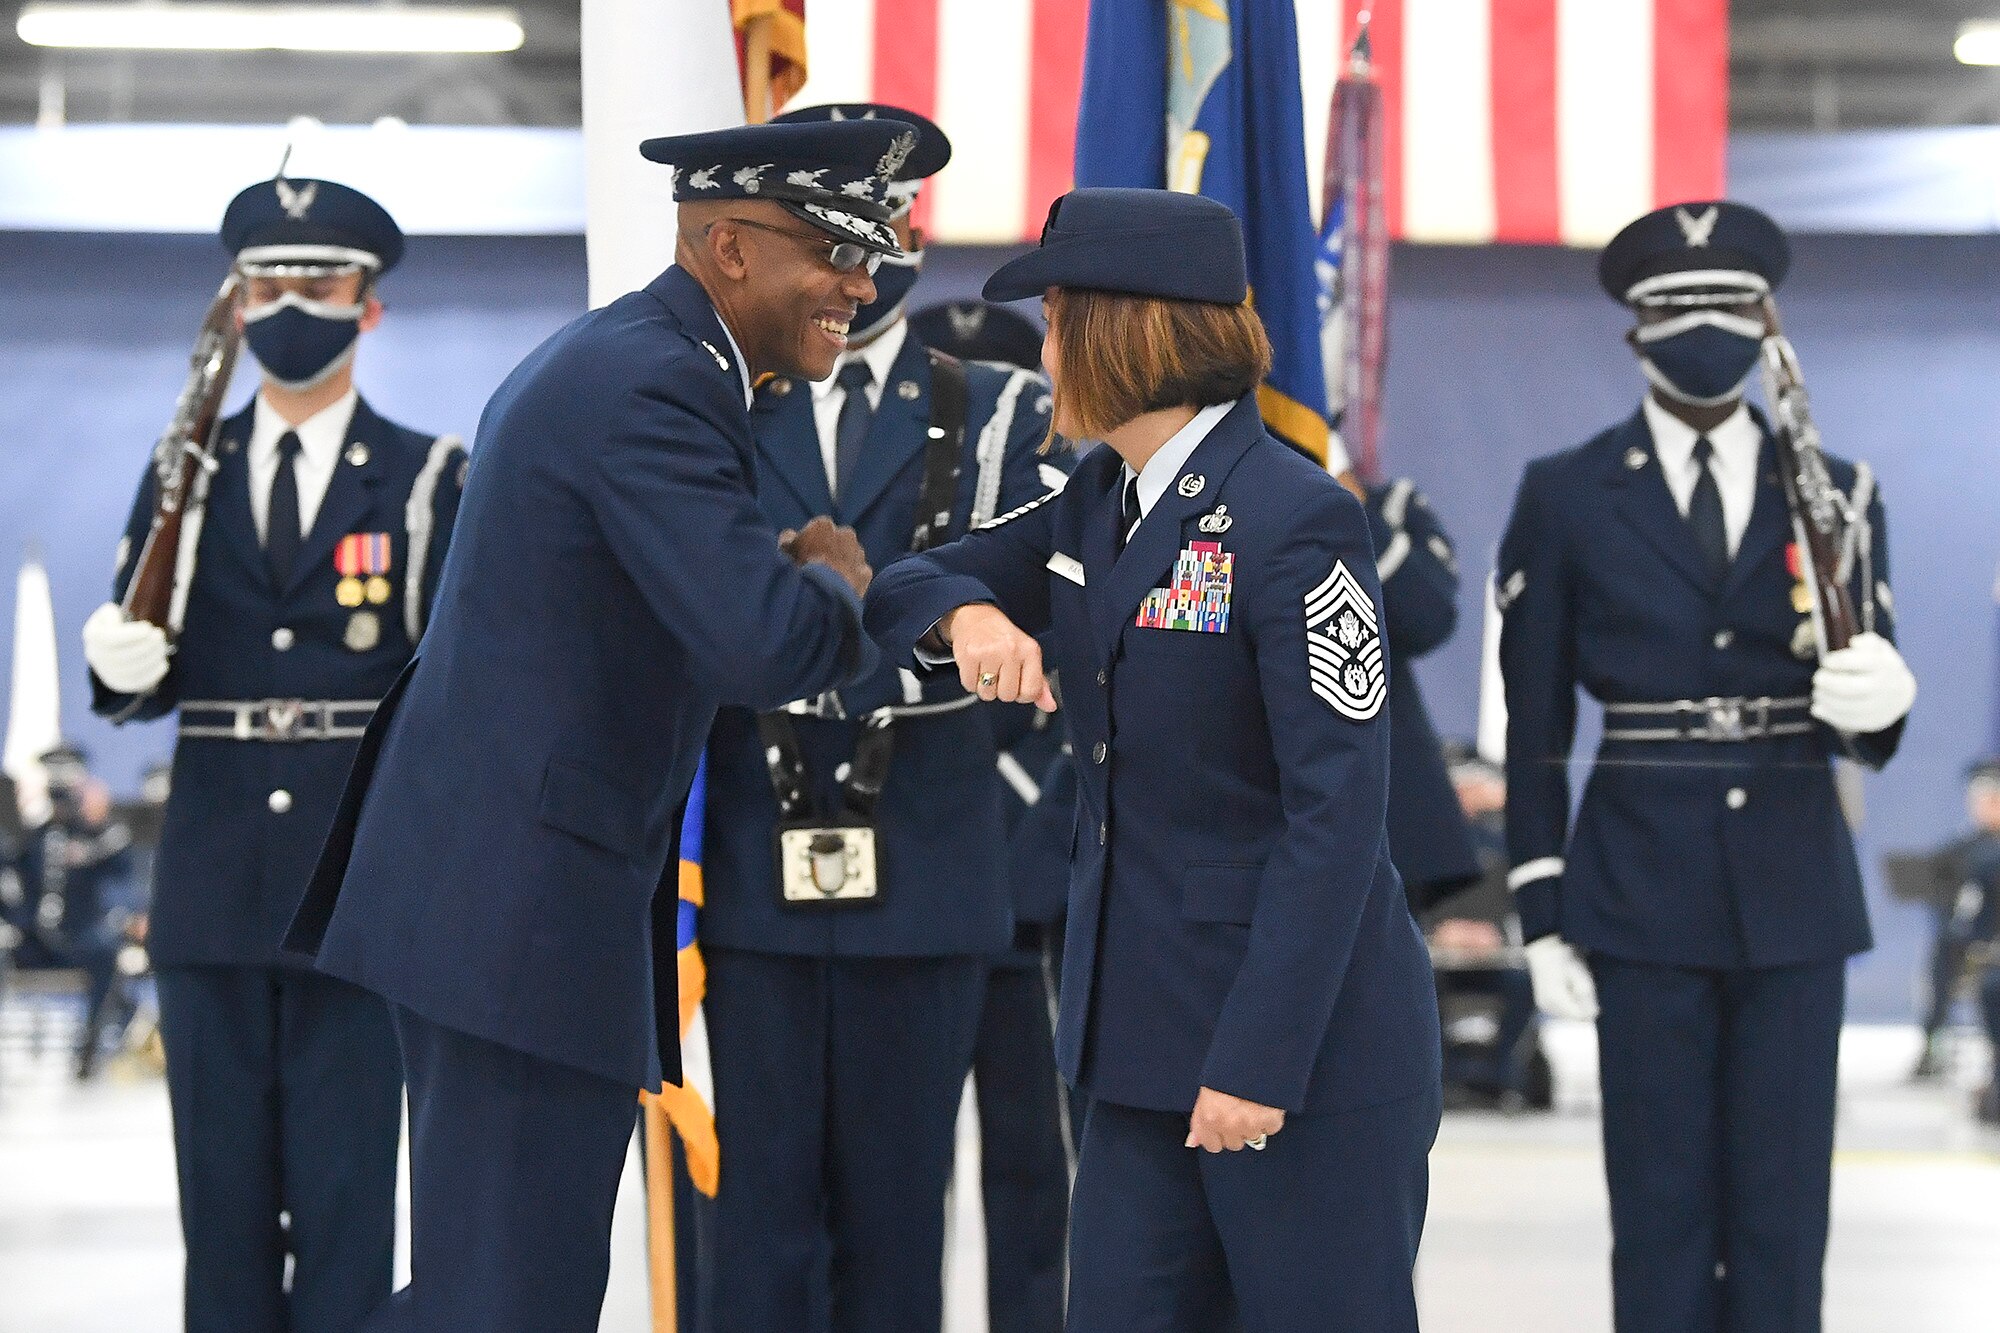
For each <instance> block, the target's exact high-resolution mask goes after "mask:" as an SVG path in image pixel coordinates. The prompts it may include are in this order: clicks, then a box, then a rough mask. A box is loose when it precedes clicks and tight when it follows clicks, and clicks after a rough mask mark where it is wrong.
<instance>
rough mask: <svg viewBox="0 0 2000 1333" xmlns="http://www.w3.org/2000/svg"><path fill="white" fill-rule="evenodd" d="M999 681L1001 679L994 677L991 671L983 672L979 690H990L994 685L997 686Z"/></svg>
mask: <svg viewBox="0 0 2000 1333" xmlns="http://www.w3.org/2000/svg"><path fill="white" fill-rule="evenodd" d="M999 680H1000V677H998V676H996V675H994V674H993V673H992V672H991V671H982V672H980V673H979V688H980V689H982V690H984V689H990V688H991V687H992V686H993V685H995V684H997V683H998V682H999Z"/></svg>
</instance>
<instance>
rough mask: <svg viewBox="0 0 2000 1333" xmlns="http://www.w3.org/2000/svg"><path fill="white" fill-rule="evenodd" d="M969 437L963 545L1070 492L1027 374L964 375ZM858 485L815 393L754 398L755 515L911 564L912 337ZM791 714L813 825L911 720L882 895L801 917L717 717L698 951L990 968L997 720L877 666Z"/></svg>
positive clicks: (780, 383)
mask: <svg viewBox="0 0 2000 1333" xmlns="http://www.w3.org/2000/svg"><path fill="white" fill-rule="evenodd" d="M962 364H963V367H964V370H965V375H966V380H967V397H968V401H967V405H966V421H965V439H964V444H963V446H962V450H961V463H960V470H959V477H958V484H957V487H956V493H955V496H954V498H953V501H952V515H951V522H950V525H949V527H948V529H947V530H946V532H945V533H943V534H940V535H941V537H944V538H948V537H949V536H953V535H958V534H962V533H964V532H966V531H967V530H968V529H969V528H971V527H973V526H976V525H977V524H979V523H983V522H985V521H987V520H989V519H991V518H993V517H994V516H995V515H996V514H998V513H1003V512H1005V511H1007V510H1009V509H1013V508H1015V507H1017V506H1019V505H1021V504H1024V503H1026V502H1028V501H1030V500H1032V499H1034V498H1035V497H1037V496H1040V495H1043V494H1046V493H1047V492H1048V491H1049V490H1050V488H1051V486H1052V485H1060V484H1061V483H1062V482H1063V481H1064V480H1066V477H1065V474H1064V473H1063V471H1062V470H1061V469H1059V468H1057V467H1055V466H1054V465H1052V464H1049V463H1047V462H1046V461H1045V460H1042V459H1041V458H1039V457H1038V456H1037V450H1038V449H1039V447H1040V445H1041V443H1042V441H1043V440H1044V439H1045V438H1046V437H1047V434H1048V425H1049V416H1048V413H1049V397H1048V386H1047V383H1046V382H1045V381H1044V380H1043V379H1042V378H1041V377H1040V376H1039V375H1035V374H1031V373H1029V372H1027V371H1023V370H1014V369H1011V368H1009V367H1003V366H999V365H993V364H988V363H982V362H965V363H962ZM881 389H882V391H881V399H880V402H879V404H878V406H877V407H876V409H875V412H874V417H873V421H872V423H871V425H870V428H869V433H868V436H867V439H866V440H865V442H864V443H863V445H862V447H861V453H860V462H859V464H858V465H857V467H856V471H855V475H854V476H853V477H852V478H851V479H850V480H849V481H848V483H847V485H846V486H845V487H844V488H843V494H842V495H841V496H840V499H839V501H838V503H836V502H835V500H834V498H833V496H832V493H831V490H830V487H829V485H828V481H827V469H826V466H825V463H824V460H823V458H822V456H821V452H820V437H819V433H818V430H817V428H816V427H815V425H814V419H813V395H812V392H811V386H810V385H809V384H805V383H803V382H798V381H793V380H790V379H776V380H772V381H770V382H768V383H766V384H765V385H763V386H762V387H761V388H760V389H759V390H758V393H757V398H756V401H755V403H754V405H753V407H752V410H751V427H752V431H753V433H754V434H755V437H756V447H757V483H758V501H759V503H760V504H761V505H762V506H763V509H764V512H765V514H767V515H768V516H769V517H770V520H771V522H772V524H773V525H774V526H777V527H780V528H802V527H804V526H805V525H806V523H807V522H808V521H810V520H811V519H812V518H814V517H815V516H817V515H821V514H827V515H831V516H832V517H833V519H834V520H835V521H836V522H838V523H842V524H846V525H848V526H851V527H853V528H854V529H855V530H856V532H857V533H858V534H859V535H860V538H861V542H862V545H863V546H864V547H865V548H866V549H867V552H868V561H869V564H870V565H872V566H873V567H874V568H876V569H882V568H885V567H886V566H888V565H889V564H890V563H891V562H893V561H895V560H896V559H898V558H899V557H901V556H904V555H907V554H908V553H909V551H910V545H911V537H912V535H913V533H914V532H915V530H916V526H917V522H918V517H919V516H918V514H917V507H918V498H919V495H920V493H921V491H922V489H923V481H924V470H925V463H926V454H927V448H928V445H929V443H930V440H929V436H928V431H929V429H930V425H931V421H932V403H933V384H932V367H931V362H930V357H929V355H928V354H927V353H926V351H925V349H924V348H923V346H922V345H921V344H919V343H918V341H917V340H916V338H915V337H907V338H906V339H905V341H904V343H903V346H902V349H901V350H900V351H899V352H898V353H897V354H896V357H895V360H894V362H893V366H892V369H891V370H890V373H889V374H888V376H887V378H886V379H885V380H884V382H883V384H882V386H881ZM808 702H810V703H811V704H812V705H813V706H812V709H811V711H810V712H805V713H795V714H793V715H792V717H791V719H790V720H791V723H792V725H793V726H794V727H795V728H796V729H797V733H798V739H799V746H800V751H801V755H802V757H803V759H804V760H805V764H806V771H807V774H808V777H809V779H810V781H811V783H812V796H813V798H814V807H815V808H814V813H815V815H817V816H828V817H831V816H833V815H835V814H837V813H839V805H840V794H839V788H840V781H839V778H838V775H839V774H840V773H841V772H842V771H843V770H844V768H845V766H846V765H847V764H848V763H849V762H850V761H852V760H853V759H854V756H855V745H856V742H857V741H858V740H859V738H860V736H861V733H862V729H863V726H864V725H865V724H864V721H863V720H864V719H865V718H868V717H869V716H870V715H871V714H877V713H878V710H881V709H885V708H894V709H899V710H902V709H907V710H910V711H908V712H906V713H902V714H901V715H899V716H896V717H895V718H894V719H893V720H892V721H890V723H889V725H890V727H891V730H892V733H893V735H892V748H891V750H890V767H889V775H888V781H887V783H886V784H885V785H884V787H883V790H882V792H881V796H880V798H879V800H878V801H877V803H876V806H875V809H874V812H873V821H872V822H873V824H874V826H875V829H876V840H877V841H876V846H877V849H878V850H877V855H878V872H879V893H878V896H877V898H876V899H875V900H874V901H873V902H871V903H868V904H867V905H865V906H854V907H845V908H842V909H839V910H835V911H826V910H806V911H801V910H799V909H797V908H796V907H787V906H784V905H783V904H782V903H781V898H780V894H779V890H778V887H777V883H776V866H775V864H774V862H773V853H772V830H773V827H774V825H775V824H776V822H777V817H778V808H777V798H776V796H775V795H774V792H773V789H772V784H771V778H770V774H769V769H768V766H767V764H766V758H765V746H764V743H763V741H762V740H761V739H760V738H759V735H758V730H757V719H756V715H755V714H754V713H753V712H751V711H750V710H748V709H743V708H725V709H724V710H722V712H721V713H720V714H719V715H718V717H717V718H716V724H715V732H714V735H713V737H712V739H711V741H710V745H709V761H708V764H709V766H708V793H709V795H708V830H707V839H706V841H705V843H704V844H703V847H704V860H703V866H702V871H703V877H704V883H705V886H706V901H705V903H704V905H703V909H702V918H701V937H702V942H703V943H704V944H713V945H716V946H718V947H721V948H730V949H748V950H755V951H760V952H764V953H779V954H802V955H815V956H829V957H831V956H860V957H889V956H900V957H943V956H946V955H972V954H997V953H998V952H1000V951H1001V950H1003V949H1005V948H1006V947H1007V944H1008V942H1009V940H1010V938H1011V936H1012V931H1013V925H1012V918H1011V916H1010V913H1009V910H1008V886H1007V873H1006V870H1007V867H1006V860H1005V858H1004V857H1001V856H996V855H995V854H994V849H995V848H997V847H999V846H1001V845H1002V844H1003V843H1004V841H1005V838H1006V834H1005V826H1004V821H1003V817H1002V809H1001V790H1000V777H999V774H998V771H997V769H996V766H995V761H996V758H997V753H998V752H997V749H996V742H995V734H994V725H995V718H994V711H995V710H994V709H992V708H990V707H985V706H980V705H979V703H978V700H977V699H976V698H975V697H973V696H969V695H967V694H966V693H965V692H964V690H963V689H962V688H960V686H959V683H958V680H957V678H956V677H955V676H949V675H939V676H935V677H932V678H931V679H930V680H928V681H923V682H920V681H919V680H918V678H917V677H916V676H915V675H914V674H913V673H912V672H910V671H907V670H898V669H897V667H896V666H895V665H894V664H892V663H884V664H882V665H880V666H878V667H877V668H876V669H875V670H874V671H872V672H871V673H869V674H868V675H867V676H865V677H862V678H861V679H859V680H856V681H854V682H852V683H851V684H848V685H846V686H844V687H842V688H841V689H840V690H838V691H837V692H835V693H834V694H832V695H829V696H826V697H823V698H821V699H818V700H812V701H808Z"/></svg>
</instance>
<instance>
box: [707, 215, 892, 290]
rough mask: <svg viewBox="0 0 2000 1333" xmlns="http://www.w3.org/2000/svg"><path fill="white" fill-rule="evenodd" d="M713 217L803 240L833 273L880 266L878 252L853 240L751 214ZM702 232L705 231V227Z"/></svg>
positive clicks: (872, 271)
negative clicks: (809, 231)
mask: <svg viewBox="0 0 2000 1333" xmlns="http://www.w3.org/2000/svg"><path fill="white" fill-rule="evenodd" d="M717 221H721V222H734V223H735V224H736V225H737V226H739V227H755V228H756V229H757V230H758V231H771V232H776V233H777V234H778V235H780V236H789V237H791V238H792V239H793V240H795V241H804V242H805V243H806V244H807V245H810V246H812V247H813V248H814V249H815V250H819V251H820V256H821V258H823V259H825V260H826V262H827V263H829V264H831V265H832V266H833V270H834V272H836V273H852V272H854V270H855V269H857V268H866V269H867V271H868V276H869V277H871V278H872V277H874V276H875V270H876V269H878V268H880V267H882V254H881V252H880V251H878V250H871V249H869V248H868V247H867V246H865V245H862V244H860V243H859V242H857V241H835V240H829V239H828V238H826V237H824V236H813V235H809V234H807V233H806V232H802V231H792V230H790V229H789V228H786V227H773V226H771V225H770V224H769V223H765V222H757V221H755V220H753V219H751V218H719V219H717ZM708 226H709V228H713V227H714V226H715V223H714V222H711V223H709V224H708ZM703 234H704V235H706V234H707V232H706V229H705V230H704V232H703Z"/></svg>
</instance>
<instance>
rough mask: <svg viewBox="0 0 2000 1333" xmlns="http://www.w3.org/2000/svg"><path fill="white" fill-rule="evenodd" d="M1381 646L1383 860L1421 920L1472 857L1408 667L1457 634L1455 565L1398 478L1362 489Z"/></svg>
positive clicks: (1418, 497) (1455, 884) (1459, 879)
mask: <svg viewBox="0 0 2000 1333" xmlns="http://www.w3.org/2000/svg"><path fill="white" fill-rule="evenodd" d="M1364 503H1365V504H1366V506H1367V509H1368V531H1369V535H1370V536H1371V537H1372V538H1373V539H1374V542H1375V573H1376V577H1378V578H1380V579H1381V580H1382V602H1383V612H1384V614H1385V616H1386V617H1387V619H1386V620H1385V622H1384V626H1385V629H1386V630H1387V633H1388V639H1389V859H1390V860H1391V861H1393V862H1395V865H1396V871H1397V873H1398V874H1400V875H1401V876H1402V877H1403V887H1404V888H1405V889H1407V890H1408V891H1409V894H1410V905H1411V907H1412V908H1413V909H1414V910H1416V911H1418V912H1422V911H1424V910H1425V909H1427V908H1428V907H1430V906H1431V905H1432V904H1433V903H1436V902H1438V901H1440V900H1441V899H1443V898H1446V897H1448V896H1450V895H1451V894H1452V893H1453V892H1455V891H1456V890H1458V889H1461V888H1464V887H1465V886H1466V885H1467V884H1470V883H1472V882H1473V881H1474V880H1476V879H1478V878H1479V857H1478V855H1477V853H1476V852H1475V851H1474V850H1473V845H1472V833H1471V830H1470V829H1469V828H1467V826H1466V821H1465V812H1464V811H1463V810H1462V809H1460V807H1459V803H1458V797H1457V794H1456V793H1455V792H1454V791H1453V790H1452V785H1451V776H1450V774H1449V773H1448V772H1446V770H1445V764H1444V749H1443V746H1442V745H1441V743H1440V742H1439V741H1438V734H1437V728H1436V727H1435V726H1433V725H1432V724H1431V715H1430V710H1429V709H1427V708H1425V707H1424V696H1423V693H1422V691H1421V690H1419V689H1418V687H1417V675H1416V672H1415V671H1414V670H1412V668H1411V664H1412V663H1413V662H1415V661H1416V659H1417V658H1419V657H1422V656H1423V655H1424V654H1425V653H1428V652H1432V651H1434V650H1435V649H1437V648H1438V647H1440V646H1442V645H1443V643H1444V642H1445V640H1447V639H1449V638H1450V637H1451V635H1452V631H1453V630H1455V629H1456V628H1457V627H1458V558H1457V557H1456V556H1455V555H1454V554H1453V553H1452V549H1451V541H1450V539H1449V538H1448V537H1446V536H1445V531H1444V525H1443V524H1441V523H1440V522H1438V517H1437V514H1436V513H1435V512H1434V511H1433V510H1432V509H1431V505H1430V501H1429V500H1427V499H1426V498H1425V497H1424V494H1423V492H1421V491H1419V490H1418V489H1417V487H1416V483H1415V482H1412V481H1410V480H1409V479H1407V478H1398V479H1397V480H1395V481H1391V482H1387V483H1384V484H1381V485H1376V486H1370V487H1368V488H1367V493H1366V496H1365V500H1364Z"/></svg>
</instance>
